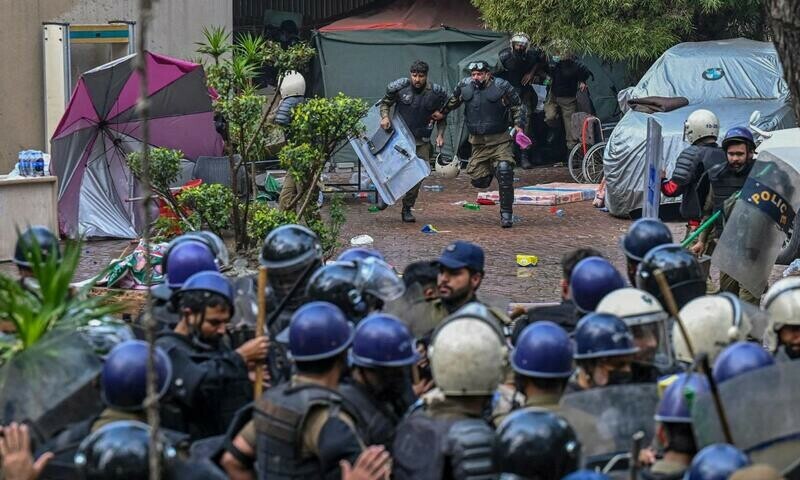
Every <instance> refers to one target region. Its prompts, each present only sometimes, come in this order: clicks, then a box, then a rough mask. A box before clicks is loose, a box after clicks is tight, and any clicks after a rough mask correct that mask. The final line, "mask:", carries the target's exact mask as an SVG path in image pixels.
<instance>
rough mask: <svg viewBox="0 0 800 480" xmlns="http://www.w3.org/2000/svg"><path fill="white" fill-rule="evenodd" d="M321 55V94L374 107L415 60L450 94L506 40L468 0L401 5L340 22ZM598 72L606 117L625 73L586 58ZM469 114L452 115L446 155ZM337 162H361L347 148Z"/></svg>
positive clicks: (327, 33)
mask: <svg viewBox="0 0 800 480" xmlns="http://www.w3.org/2000/svg"><path fill="white" fill-rule="evenodd" d="M315 42H316V48H317V52H318V54H319V55H318V62H319V64H318V65H315V68H316V72H315V73H316V78H315V83H316V84H317V85H320V84H321V86H322V88H317V89H316V91H317V92H318V93H320V94H323V95H325V96H334V95H336V94H337V93H339V92H342V93H344V94H346V95H349V96H352V97H360V98H363V99H364V100H366V101H367V102H368V103H369V104H370V105H372V104H374V103H375V102H377V101H378V100H380V98H381V97H382V96H383V94H384V93H385V92H386V85H387V84H388V83H389V82H391V81H393V80H395V79H397V78H401V77H406V76H408V67H409V66H410V65H411V63H412V62H414V61H415V60H424V61H425V62H427V63H428V64H429V66H430V71H429V73H428V78H429V79H430V81H432V82H434V83H438V84H440V85H441V86H443V87H444V88H445V89H446V90H448V91H452V90H453V88H454V87H455V85H456V84H457V83H458V81H459V80H461V79H462V78H464V77H466V76H468V75H469V72H468V71H467V70H466V65H467V63H468V62H469V59H472V58H476V59H477V58H481V59H483V60H487V61H488V62H489V63H490V64H494V65H496V64H497V62H498V53H499V51H500V50H501V49H503V48H504V47H506V46H507V45H508V35H507V34H505V33H501V32H493V31H490V30H485V29H484V27H483V22H482V21H481V20H480V14H479V12H478V11H477V10H476V9H475V7H473V6H472V4H471V3H470V2H469V1H468V0H398V1H396V2H393V3H391V4H390V5H388V6H384V7H383V8H380V9H377V10H373V11H371V12H368V13H365V14H362V15H356V16H352V17H349V18H345V19H342V20H339V21H337V22H334V23H332V24H330V25H328V26H326V27H323V28H321V29H320V30H318V31H317V32H316V35H315ZM584 61H585V63H587V65H589V67H590V69H591V70H592V71H593V73H594V75H595V80H594V83H590V85H589V86H590V88H591V89H592V92H593V99H594V101H595V104H596V106H597V109H598V114H600V116H601V119H604V120H605V119H608V118H609V117H610V116H612V115H613V113H614V112H615V110H616V91H617V90H618V89H622V88H623V87H624V86H626V85H625V84H624V74H625V69H624V68H622V67H621V66H620V65H608V64H601V63H600V62H599V61H598V60H596V59H591V58H585V59H584ZM462 111H463V109H459V110H456V111H454V112H452V113H451V114H450V115H448V118H447V125H448V127H447V130H446V132H445V146H444V148H443V153H444V154H445V155H452V152H453V151H454V150H455V149H456V148H457V146H458V145H459V144H460V143H461V141H462V139H463V138H464V137H465V132H464V129H463V113H462ZM335 161H337V162H342V161H349V162H355V161H356V156H355V153H354V152H353V151H352V149H351V148H350V147H349V146H348V147H345V148H344V149H342V151H341V152H339V154H338V155H337V156H336V159H335Z"/></svg>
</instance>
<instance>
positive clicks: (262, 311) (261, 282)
mask: <svg viewBox="0 0 800 480" xmlns="http://www.w3.org/2000/svg"><path fill="white" fill-rule="evenodd" d="M266 292H267V267H264V266H263V265H262V266H261V267H259V268H258V318H257V319H256V338H259V337H263V336H264V325H265V324H266V320H267V293H266ZM263 391H264V363H263V362H261V363H259V364H258V365H257V366H256V381H255V383H254V384H253V396H254V397H255V400H258V399H259V398H261V393H262V392H263Z"/></svg>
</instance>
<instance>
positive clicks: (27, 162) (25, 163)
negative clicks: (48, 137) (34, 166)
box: [19, 150, 31, 177]
mask: <svg viewBox="0 0 800 480" xmlns="http://www.w3.org/2000/svg"><path fill="white" fill-rule="evenodd" d="M21 164H22V168H20V172H19V174H20V175H22V176H23V177H29V176H30V174H31V173H30V172H31V151H30V150H24V151H23V152H22V162H21Z"/></svg>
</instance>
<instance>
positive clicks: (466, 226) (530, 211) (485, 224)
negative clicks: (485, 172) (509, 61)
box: [0, 167, 783, 302]
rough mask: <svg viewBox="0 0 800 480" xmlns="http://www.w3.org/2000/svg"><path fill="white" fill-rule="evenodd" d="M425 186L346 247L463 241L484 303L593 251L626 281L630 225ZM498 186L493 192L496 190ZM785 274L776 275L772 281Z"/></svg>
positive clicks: (398, 254) (104, 255)
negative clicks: (468, 205) (509, 211)
mask: <svg viewBox="0 0 800 480" xmlns="http://www.w3.org/2000/svg"><path fill="white" fill-rule="evenodd" d="M516 175H517V177H519V178H520V181H518V182H517V184H518V185H531V184H536V183H547V182H569V181H571V180H570V177H569V174H568V172H567V170H566V168H564V167H547V168H537V169H534V170H528V171H525V170H517V173H516ZM427 183H428V184H440V185H442V186H444V191H443V192H428V191H424V190H423V191H422V192H421V193H420V197H419V200H418V202H417V206H416V209H415V210H414V214H415V216H416V217H417V223H414V224H404V223H402V222H401V221H400V206H399V205H395V206H392V207H390V208H388V209H387V210H385V211H383V212H378V213H370V212H368V210H367V208H368V206H369V204H368V203H366V202H364V201H361V200H357V199H350V200H348V201H347V204H346V209H347V212H346V214H347V224H346V225H345V227H344V229H343V233H342V237H343V241H344V242H345V243H349V239H350V238H351V237H354V236H356V235H360V234H368V235H370V236H372V237H373V238H374V239H375V243H374V246H375V247H376V248H379V249H380V250H381V251H383V253H384V254H385V255H386V257H387V259H388V260H389V261H390V262H391V263H392V264H393V265H395V266H396V267H397V268H398V269H399V270H402V269H403V268H404V267H405V266H406V265H407V264H408V263H410V262H413V261H416V260H422V259H430V258H434V257H436V256H438V254H439V253H440V252H441V250H442V248H444V246H445V245H447V244H448V243H449V242H451V241H453V240H457V239H465V240H470V241H473V242H476V243H478V244H480V245H481V246H483V248H484V249H485V251H486V272H487V276H486V279H485V280H484V283H483V286H482V287H481V291H482V293H483V294H484V297H489V298H493V299H497V300H507V301H508V300H510V301H515V302H541V301H556V300H558V298H559V289H558V283H559V282H558V281H559V278H560V275H561V271H560V267H559V261H560V258H561V256H562V255H563V254H564V253H565V252H567V251H569V250H571V249H573V248H577V247H582V246H592V247H594V248H597V249H598V250H600V251H601V252H603V253H604V254H605V255H606V256H607V257H608V258H609V259H611V261H612V262H613V263H614V265H616V266H617V267H618V268H619V269H620V271H621V272H623V273H624V257H623V256H622V253H621V251H620V250H619V247H618V242H619V237H620V236H621V235H622V234H623V233H624V232H625V231H626V230H627V228H628V226H629V225H630V221H629V220H623V219H618V218H614V217H611V216H610V215H608V214H606V213H603V212H600V211H599V210H597V209H595V208H593V207H592V205H591V202H578V203H569V204H566V205H563V206H560V207H559V208H562V209H563V210H564V212H565V215H564V217H558V216H556V215H554V214H553V213H551V207H537V206H528V205H523V206H516V207H515V209H514V213H515V215H518V216H519V217H520V219H521V220H520V222H519V223H517V224H515V225H514V228H511V229H501V228H500V223H499V207H498V206H482V207H481V210H480V211H472V210H467V209H464V208H463V207H461V206H459V205H452V204H453V203H454V202H458V201H461V200H466V201H469V202H474V201H475V199H476V195H477V192H478V190H477V189H475V188H473V187H472V186H470V184H469V178H468V177H467V176H466V175H463V174H462V175H460V176H459V177H458V178H456V179H454V180H443V181H442V180H440V179H433V178H431V179H429V180H427ZM496 185H497V184H496V183H493V184H492V186H491V187H490V189H496V188H497V186H496ZM426 223H430V224H432V225H434V226H435V227H436V228H437V229H439V230H441V231H443V232H442V233H439V234H435V235H426V234H423V233H421V232H420V228H421V227H422V226H423V225H424V224H426ZM670 228H672V230H673V232H674V234H675V236H676V238H682V235H683V233H682V230H683V227H682V225H681V224H678V223H674V224H670ZM126 244H127V241H125V240H104V241H94V242H90V243H88V244H87V245H86V246H85V247H84V255H83V257H82V259H81V265H80V267H79V269H78V274H77V279H79V280H82V279H85V278H88V277H89V276H91V275H94V274H95V273H96V272H98V271H99V270H100V269H101V268H103V267H104V266H105V265H106V264H107V263H108V261H109V260H110V259H112V258H116V257H117V256H119V254H120V253H121V252H122V250H123V249H124V248H125V246H126ZM517 253H525V254H532V255H537V256H538V257H539V265H538V266H537V267H532V268H530V267H529V268H519V267H517V265H516V261H515V259H516V258H515V257H516V254H517ZM14 270H15V269H14V266H13V264H11V263H3V264H0V271H2V272H13V271H14ZM782 270H783V267H775V269H774V271H773V280H774V279H776V278H778V276H779V273H780V272H781V271H782Z"/></svg>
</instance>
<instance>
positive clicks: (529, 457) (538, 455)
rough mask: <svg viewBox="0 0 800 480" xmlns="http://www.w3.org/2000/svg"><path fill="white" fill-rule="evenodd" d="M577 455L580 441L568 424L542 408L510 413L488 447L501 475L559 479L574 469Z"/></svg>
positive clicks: (545, 479) (577, 458) (543, 479)
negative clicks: (490, 448) (492, 445)
mask: <svg viewBox="0 0 800 480" xmlns="http://www.w3.org/2000/svg"><path fill="white" fill-rule="evenodd" d="M580 456H581V444H580V442H579V441H578V437H577V435H575V431H574V430H572V427H570V425H569V423H567V421H566V420H564V419H563V418H561V417H559V416H558V415H555V414H553V413H551V412H547V411H544V410H527V409H523V410H517V411H516V412H512V413H511V414H510V415H509V416H508V417H506V419H505V420H503V423H501V424H500V426H499V427H498V428H497V434H496V436H495V442H494V447H493V448H492V457H493V458H494V465H495V469H496V471H497V472H498V473H500V477H501V478H505V477H504V474H505V475H508V474H511V475H510V476H512V478H518V477H519V478H536V479H540V480H559V479H561V478H562V477H564V475H567V474H569V473H570V472H574V471H575V470H576V469H577V468H578V464H579V463H580ZM514 475H516V476H517V477H513V476H514Z"/></svg>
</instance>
